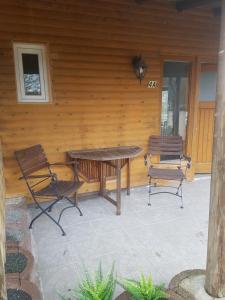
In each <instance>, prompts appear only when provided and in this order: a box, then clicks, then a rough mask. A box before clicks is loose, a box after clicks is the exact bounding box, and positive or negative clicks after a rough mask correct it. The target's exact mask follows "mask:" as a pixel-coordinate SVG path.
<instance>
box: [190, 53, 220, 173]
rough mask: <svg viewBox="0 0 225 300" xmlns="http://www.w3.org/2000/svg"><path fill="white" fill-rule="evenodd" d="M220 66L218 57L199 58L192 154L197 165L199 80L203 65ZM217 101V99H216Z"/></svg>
mask: <svg viewBox="0 0 225 300" xmlns="http://www.w3.org/2000/svg"><path fill="white" fill-rule="evenodd" d="M203 63H205V64H207V63H208V64H215V65H217V64H218V57H217V56H198V57H197V72H198V73H197V82H196V100H195V102H196V109H197V113H196V135H195V145H194V146H195V147H194V148H193V149H192V152H193V154H194V156H195V164H196V163H197V150H198V149H197V140H198V134H199V128H198V119H199V115H198V112H199V105H200V101H199V93H200V85H199V81H200V80H199V79H200V74H201V64H203ZM215 100H216V99H215ZM215 105H216V101H215ZM194 171H195V166H194Z"/></svg>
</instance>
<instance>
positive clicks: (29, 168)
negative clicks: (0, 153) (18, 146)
mask: <svg viewBox="0 0 225 300" xmlns="http://www.w3.org/2000/svg"><path fill="white" fill-rule="evenodd" d="M15 157H16V160H17V162H18V164H19V166H20V169H21V172H22V174H23V176H24V177H26V176H29V175H30V174H32V173H34V172H37V171H39V170H41V169H43V168H46V167H48V166H49V163H48V160H47V158H46V155H45V152H44V150H43V148H42V146H41V145H34V146H32V147H29V148H26V149H23V150H18V151H16V152H15Z"/></svg>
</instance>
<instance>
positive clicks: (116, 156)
mask: <svg viewBox="0 0 225 300" xmlns="http://www.w3.org/2000/svg"><path fill="white" fill-rule="evenodd" d="M141 152H142V148H140V147H137V146H121V147H111V148H100V149H87V150H72V151H68V152H67V155H68V157H69V159H70V160H73V161H78V162H79V163H80V165H82V161H89V162H92V164H90V165H88V167H86V169H88V170H87V172H88V174H91V175H90V177H91V176H92V177H93V180H92V181H91V179H90V181H89V182H93V181H94V180H95V179H96V181H99V182H100V191H99V194H100V195H101V196H102V197H104V198H105V199H106V200H108V201H109V202H110V203H112V204H113V205H115V206H116V213H117V215H120V214H121V169H122V168H123V167H124V166H125V165H126V166H127V194H128V195H129V194H130V160H131V159H132V158H134V157H136V156H138V155H139V154H140V153H141ZM78 168H79V167H78ZM112 169H113V170H114V172H115V174H112V175H115V178H116V200H114V199H112V198H111V197H109V195H108V194H107V191H106V180H107V178H109V177H110V176H109V172H111V173H112ZM110 170H111V171H110ZM93 171H94V172H95V173H94V175H93ZM81 173H82V172H81V170H79V174H81ZM87 177H88V176H86V179H87ZM112 177H113V176H111V178H112ZM83 178H85V176H83ZM87 181H88V179H87Z"/></svg>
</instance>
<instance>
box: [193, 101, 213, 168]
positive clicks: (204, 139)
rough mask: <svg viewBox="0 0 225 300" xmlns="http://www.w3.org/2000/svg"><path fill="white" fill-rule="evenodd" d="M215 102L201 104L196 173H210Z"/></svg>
mask: <svg viewBox="0 0 225 300" xmlns="http://www.w3.org/2000/svg"><path fill="white" fill-rule="evenodd" d="M214 114H215V101H210V102H199V109H198V135H197V160H196V166H195V171H196V173H210V172H211V162H212V145H213V130H214Z"/></svg>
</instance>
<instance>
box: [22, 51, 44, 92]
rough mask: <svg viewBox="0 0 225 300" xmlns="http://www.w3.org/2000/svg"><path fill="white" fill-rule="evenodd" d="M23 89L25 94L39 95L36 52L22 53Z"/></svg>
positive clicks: (39, 85)
mask: <svg viewBox="0 0 225 300" xmlns="http://www.w3.org/2000/svg"><path fill="white" fill-rule="evenodd" d="M22 61H23V74H24V89H25V95H27V96H38V95H41V80H40V72H39V64H38V55H37V54H27V53H23V54H22Z"/></svg>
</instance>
